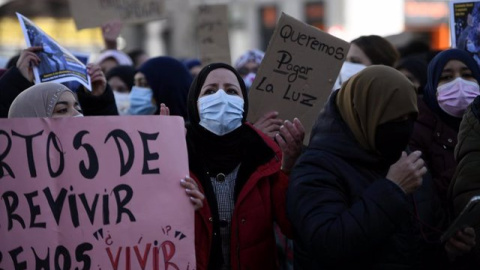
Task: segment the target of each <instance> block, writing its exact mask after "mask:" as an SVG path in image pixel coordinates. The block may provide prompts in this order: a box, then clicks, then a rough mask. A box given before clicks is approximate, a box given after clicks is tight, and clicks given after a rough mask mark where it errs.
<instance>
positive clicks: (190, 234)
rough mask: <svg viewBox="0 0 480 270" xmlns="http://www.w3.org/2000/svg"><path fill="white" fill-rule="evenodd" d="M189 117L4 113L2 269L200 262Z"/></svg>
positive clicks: (0, 139) (0, 129) (0, 130)
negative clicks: (188, 188)
mask: <svg viewBox="0 0 480 270" xmlns="http://www.w3.org/2000/svg"><path fill="white" fill-rule="evenodd" d="M188 172H189V171H188V160H187V149H186V143H185V137H184V122H183V118H181V117H178V116H125V117H118V116H117V117H116V116H109V117H78V118H56V119H51V118H48V119H47V118H23V119H0V196H1V197H0V198H1V200H0V209H1V210H0V211H1V213H2V214H1V215H0V239H1V241H2V244H1V245H0V268H1V269H154V270H157V269H189V268H190V269H193V268H194V267H195V247H194V223H195V222H194V209H193V206H192V204H191V202H190V200H189V198H188V196H187V194H186V193H185V189H183V188H182V187H181V186H180V179H182V178H184V177H185V175H187V174H188Z"/></svg>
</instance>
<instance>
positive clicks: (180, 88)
mask: <svg viewBox="0 0 480 270" xmlns="http://www.w3.org/2000/svg"><path fill="white" fill-rule="evenodd" d="M138 71H139V72H142V73H143V74H144V75H145V78H146V80H147V82H148V85H149V86H150V87H151V88H152V91H153V97H154V98H155V101H156V103H157V108H158V109H157V112H156V113H155V114H158V112H159V110H160V103H165V105H167V107H168V108H169V109H170V114H171V115H179V116H183V118H184V119H185V120H187V119H188V116H187V96H188V90H189V89H190V84H191V83H192V75H190V72H189V71H188V70H187V68H186V67H185V65H184V64H183V63H182V62H180V61H178V60H177V59H175V58H172V57H168V56H159V57H155V58H150V59H149V60H147V61H146V62H145V63H143V64H142V65H141V66H140V67H139V68H138Z"/></svg>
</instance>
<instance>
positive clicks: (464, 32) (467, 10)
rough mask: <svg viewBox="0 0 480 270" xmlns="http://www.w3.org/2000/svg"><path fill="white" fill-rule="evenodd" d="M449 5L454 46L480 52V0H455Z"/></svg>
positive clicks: (451, 35)
mask: <svg viewBox="0 0 480 270" xmlns="http://www.w3.org/2000/svg"><path fill="white" fill-rule="evenodd" d="M449 7H450V37H451V41H452V47H453V48H458V49H462V50H467V51H469V52H471V53H477V52H480V34H479V33H478V30H477V29H478V28H479V26H480V1H471V0H470V1H466V0H453V1H450V3H449ZM479 60H480V59H479ZM479 62H480V61H479Z"/></svg>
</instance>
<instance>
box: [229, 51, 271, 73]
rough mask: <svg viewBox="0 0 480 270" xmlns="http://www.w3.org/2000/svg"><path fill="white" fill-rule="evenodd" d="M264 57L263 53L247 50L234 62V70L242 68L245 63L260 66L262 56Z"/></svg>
mask: <svg viewBox="0 0 480 270" xmlns="http://www.w3.org/2000/svg"><path fill="white" fill-rule="evenodd" d="M264 55H265V53H264V52H262V51H260V50H257V49H253V50H248V51H246V52H245V53H244V54H242V55H241V56H240V57H239V58H238V59H237V61H235V65H234V66H235V69H237V70H238V69H239V68H241V67H243V66H244V65H245V64H246V63H248V62H255V63H256V64H257V65H260V63H261V62H262V60H263V56H264Z"/></svg>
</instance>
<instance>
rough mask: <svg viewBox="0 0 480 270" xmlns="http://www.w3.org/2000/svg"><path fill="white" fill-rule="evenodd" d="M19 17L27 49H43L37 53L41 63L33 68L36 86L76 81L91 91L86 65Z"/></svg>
mask: <svg viewBox="0 0 480 270" xmlns="http://www.w3.org/2000/svg"><path fill="white" fill-rule="evenodd" d="M17 17H18V20H19V21H20V25H21V27H22V31H23V35H24V37H25V42H26V43H27V47H33V46H41V47H43V50H42V51H39V52H36V54H37V56H38V57H39V58H40V63H39V64H38V66H33V73H34V76H35V84H39V83H43V82H57V83H63V82H72V81H76V82H79V83H81V84H82V85H84V86H85V87H86V88H87V89H88V90H90V91H91V89H92V87H91V82H90V76H89V75H88V73H87V67H86V66H85V64H84V63H82V61H80V60H78V59H77V58H76V57H75V56H73V54H71V53H70V52H69V51H68V50H67V49H65V48H63V47H62V46H61V45H60V44H58V43H57V42H56V41H55V40H53V39H52V38H51V37H50V36H49V35H47V34H46V33H45V32H43V31H42V29H40V28H39V27H37V26H36V25H35V24H34V23H33V22H32V21H30V20H29V19H27V18H26V17H24V16H23V15H21V14H20V13H17Z"/></svg>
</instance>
